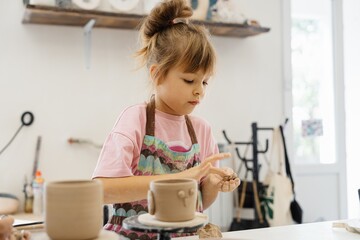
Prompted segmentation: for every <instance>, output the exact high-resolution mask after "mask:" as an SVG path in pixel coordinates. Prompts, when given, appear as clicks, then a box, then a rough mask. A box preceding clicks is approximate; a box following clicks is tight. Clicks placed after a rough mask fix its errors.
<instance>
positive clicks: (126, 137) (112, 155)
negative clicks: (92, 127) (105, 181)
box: [92, 103, 219, 178]
mask: <svg viewBox="0 0 360 240" xmlns="http://www.w3.org/2000/svg"><path fill="white" fill-rule="evenodd" d="M189 117H190V120H191V123H192V125H193V127H194V130H195V134H196V137H197V140H198V143H199V145H200V160H201V161H202V160H204V159H205V158H206V157H208V156H211V155H213V154H216V153H218V152H219V149H218V147H217V144H216V141H215V139H214V137H213V135H212V132H211V128H210V125H209V124H208V123H207V122H206V121H205V120H203V119H201V118H198V117H194V116H189ZM145 127H146V104H145V103H143V104H137V105H134V106H130V107H128V108H126V109H125V110H124V111H123V112H122V113H121V114H120V116H119V118H118V120H117V121H116V123H115V126H114V127H113V129H112V131H111V132H110V134H109V135H108V137H107V138H106V140H105V143H104V146H103V148H102V150H101V153H100V156H99V160H98V163H97V165H96V168H95V170H94V173H93V176H92V177H93V178H96V177H127V176H133V172H134V171H135V170H136V168H137V165H138V162H139V159H140V151H141V146H142V143H143V139H144V136H145ZM155 137H156V138H159V139H161V140H162V141H163V142H165V143H166V144H167V145H168V146H169V147H170V149H172V150H173V151H178V152H183V151H187V150H189V149H190V147H191V145H192V143H191V138H190V135H189V132H188V129H187V126H186V121H185V117H184V116H174V115H170V114H166V113H163V112H160V111H158V110H155ZM216 165H217V164H216Z"/></svg>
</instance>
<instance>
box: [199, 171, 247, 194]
mask: <svg viewBox="0 0 360 240" xmlns="http://www.w3.org/2000/svg"><path fill="white" fill-rule="evenodd" d="M222 173H225V174H226V175H222ZM205 181H207V182H209V183H210V184H211V185H214V186H216V187H217V188H218V191H220V192H232V191H234V190H235V189H236V188H237V187H238V186H239V185H240V179H239V178H238V177H237V175H236V173H235V172H234V171H233V170H232V169H231V168H228V167H223V168H221V169H220V168H217V169H216V170H215V169H213V170H212V174H209V175H208V176H207V178H206V179H205Z"/></svg>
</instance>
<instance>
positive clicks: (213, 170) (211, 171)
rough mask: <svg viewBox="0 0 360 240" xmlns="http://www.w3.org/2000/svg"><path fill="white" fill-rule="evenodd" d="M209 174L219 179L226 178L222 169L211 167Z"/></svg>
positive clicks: (225, 173)
mask: <svg viewBox="0 0 360 240" xmlns="http://www.w3.org/2000/svg"><path fill="white" fill-rule="evenodd" d="M210 173H214V174H218V175H220V176H221V177H225V176H228V174H227V172H226V171H225V170H224V169H221V168H217V167H211V168H210Z"/></svg>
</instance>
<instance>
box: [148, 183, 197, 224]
mask: <svg viewBox="0 0 360 240" xmlns="http://www.w3.org/2000/svg"><path fill="white" fill-rule="evenodd" d="M196 200H197V182H196V181H195V180H194V179H188V178H182V179H169V180H155V181H152V182H150V190H149V191H148V207H149V213H150V214H151V215H154V217H155V219H156V220H159V221H163V222H183V221H190V220H192V219H194V218H195V212H196Z"/></svg>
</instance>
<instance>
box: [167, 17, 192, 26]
mask: <svg viewBox="0 0 360 240" xmlns="http://www.w3.org/2000/svg"><path fill="white" fill-rule="evenodd" d="M170 23H171V25H175V24H178V23H184V24H188V23H189V19H188V18H175V19H173V20H172V21H171V22H170Z"/></svg>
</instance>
